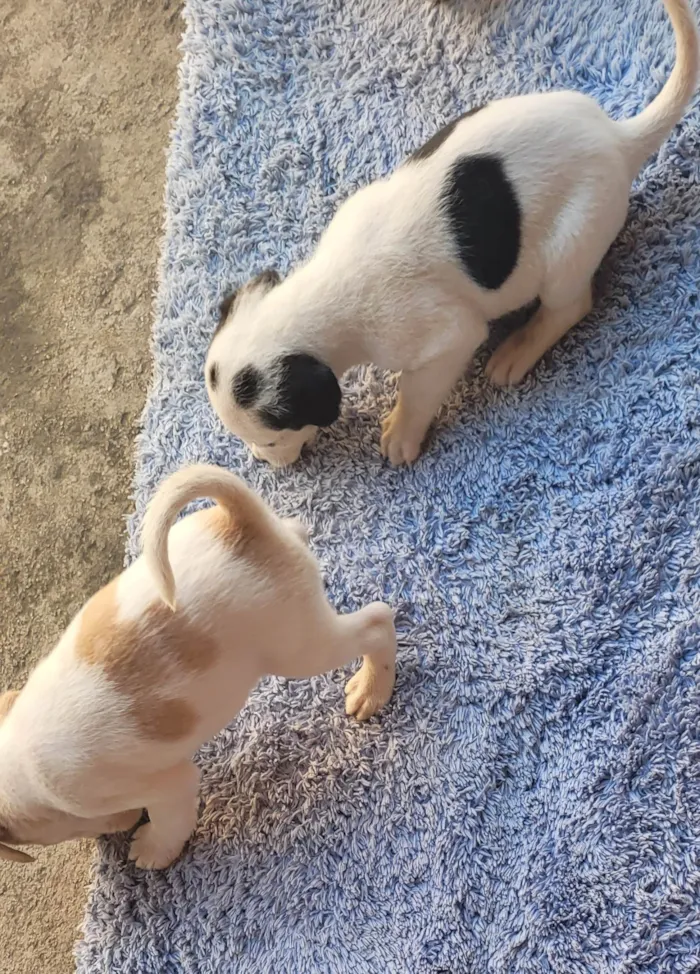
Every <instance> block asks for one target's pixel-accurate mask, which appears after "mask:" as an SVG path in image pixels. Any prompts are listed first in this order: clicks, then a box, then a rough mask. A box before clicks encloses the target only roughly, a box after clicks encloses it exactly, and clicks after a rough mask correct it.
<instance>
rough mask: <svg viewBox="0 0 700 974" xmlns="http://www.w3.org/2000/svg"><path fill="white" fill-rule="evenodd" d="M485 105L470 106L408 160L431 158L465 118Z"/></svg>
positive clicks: (474, 113) (415, 160)
mask: <svg viewBox="0 0 700 974" xmlns="http://www.w3.org/2000/svg"><path fill="white" fill-rule="evenodd" d="M484 107H485V106H484V105H478V106H477V107H476V108H470V109H469V111H468V112H465V113H464V115H460V116H459V118H455V119H453V120H452V121H451V122H448V123H447V125H445V126H443V128H441V129H440V130H439V131H438V132H436V133H435V135H434V136H433V137H432V139H428V141H427V142H426V143H425V145H422V146H421V147H420V149H416V151H415V152H412V153H411V155H410V156H409V157H408V159H407V160H406V161H407V162H420V161H421V159H429V158H430V156H432V154H433V153H434V152H435V151H436V150H437V149H439V148H440V146H441V145H442V143H443V142H444V141H445V140H446V139H448V138H449V136H450V135H452V133H453V132H454V130H455V129H456V128H457V126H458V125H459V123H460V122H461V121H462V120H463V119H465V118H469V116H470V115H476V113H477V112H480V111H481V109H482V108H484Z"/></svg>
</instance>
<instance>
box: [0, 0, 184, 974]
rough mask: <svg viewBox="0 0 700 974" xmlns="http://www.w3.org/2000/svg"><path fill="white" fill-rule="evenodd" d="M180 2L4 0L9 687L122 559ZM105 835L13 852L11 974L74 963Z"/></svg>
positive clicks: (1, 319)
mask: <svg viewBox="0 0 700 974" xmlns="http://www.w3.org/2000/svg"><path fill="white" fill-rule="evenodd" d="M181 30H182V20H181V18H180V2H179V0H2V3H1V4H0V36H1V37H2V54H1V55H0V120H1V122H2V124H0V228H1V229H0V619H1V620H2V625H1V626H0V690H2V689H5V688H7V687H12V686H19V685H21V683H22V681H23V679H24V678H25V676H26V674H27V671H28V669H29V668H30V667H31V666H32V664H33V663H34V662H35V661H36V660H37V658H38V657H40V656H41V655H42V654H43V653H44V652H45V651H46V650H47V649H48V648H49V647H50V646H51V644H52V643H53V642H54V641H55V639H56V638H57V636H58V634H59V633H60V632H61V630H62V629H63V627H64V626H65V624H66V623H67V621H68V620H69V618H70V616H71V615H72V614H73V613H74V612H75V611H76V610H77V609H78V607H79V606H80V605H81V603H82V602H83V601H84V600H85V598H86V597H87V596H88V595H89V594H90V593H91V592H93V591H94V590H95V589H96V588H97V587H99V586H100V585H101V584H102V583H103V582H104V581H106V580H107V578H108V577H109V576H111V575H112V574H114V573H115V572H117V571H119V569H120V568H121V566H122V558H123V547H124V516H125V515H126V514H127V513H128V511H129V507H130V500H129V489H130V480H131V474H132V460H133V444H134V436H135V433H136V430H137V425H138V419H139V415H140V412H141V409H142V407H143V402H144V395H145V392H146V388H147V385H148V381H149V377H150V356H149V347H148V342H149V331H150V319H151V304H152V294H153V289H154V286H155V281H156V265H157V258H158V246H159V242H160V236H161V226H162V198H163V187H164V167H165V156H164V149H165V147H166V144H167V137H168V131H169V128H170V125H171V121H172V117H173V109H174V106H175V103H176V98H177V84H176V68H177V61H178V55H177V44H178V40H179V37H180V34H181ZM91 855H92V848H91V846H90V845H88V844H87V843H83V844H80V845H69V846H65V847H61V848H56V849H47V850H41V851H40V854H39V859H38V861H37V862H36V863H35V864H33V865H25V866H21V865H17V864H14V863H5V862H3V863H2V864H0V970H2V974H44V972H47V974H48V972H50V974H65V972H68V971H72V970H73V962H72V948H73V943H74V940H75V939H76V936H77V930H78V926H79V924H80V921H81V918H82V912H83V907H84V903H85V895H86V888H87V883H88V879H89V867H90V861H91Z"/></svg>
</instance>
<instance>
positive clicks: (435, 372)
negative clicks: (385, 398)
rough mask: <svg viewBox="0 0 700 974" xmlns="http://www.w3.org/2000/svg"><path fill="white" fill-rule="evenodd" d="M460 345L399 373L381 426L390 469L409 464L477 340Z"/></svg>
mask: <svg viewBox="0 0 700 974" xmlns="http://www.w3.org/2000/svg"><path fill="white" fill-rule="evenodd" d="M483 337H485V336H484V335H482V334H479V340H478V341H476V342H475V343H474V344H472V343H471V342H470V343H469V344H468V345H462V346H460V347H458V348H454V349H452V350H451V351H450V352H448V353H447V354H444V355H441V356H440V357H439V358H435V359H433V360H432V361H431V362H429V363H428V364H427V365H424V366H423V367H422V368H420V369H416V370H415V371H405V372H402V373H401V378H400V379H399V397H398V399H397V401H396V405H395V406H394V408H393V410H392V411H391V413H390V414H389V415H388V416H387V418H386V419H385V420H384V422H383V424H382V440H381V447H382V453H383V454H384V456H385V457H387V458H388V459H389V460H390V461H391V463H393V464H394V466H398V464H401V463H413V461H414V460H415V459H416V457H417V456H418V454H419V453H420V451H421V446H422V445H423V440H424V439H425V435H426V433H427V432H428V428H429V426H430V424H431V422H432V420H433V418H434V416H435V414H436V413H437V411H438V409H439V408H440V406H441V405H442V403H443V402H444V401H445V399H447V397H448V396H449V394H450V392H451V391H452V388H453V386H454V385H455V383H456V382H457V380H458V379H459V377H460V376H461V375H462V374H463V373H464V372H465V371H466V368H467V365H468V364H469V362H470V361H471V359H472V356H473V355H474V352H475V351H476V349H477V348H478V346H479V344H480V342H481V340H482V339H483Z"/></svg>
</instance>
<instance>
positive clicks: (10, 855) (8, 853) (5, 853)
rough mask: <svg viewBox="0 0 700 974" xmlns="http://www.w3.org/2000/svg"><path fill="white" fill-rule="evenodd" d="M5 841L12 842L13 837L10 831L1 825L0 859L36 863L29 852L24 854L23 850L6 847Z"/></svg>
mask: <svg viewBox="0 0 700 974" xmlns="http://www.w3.org/2000/svg"><path fill="white" fill-rule="evenodd" d="M3 839H7V841H8V842H12V836H11V835H10V833H9V832H8V830H7V829H6V828H5V827H4V826H2V825H0V859H9V860H10V861H11V862H34V856H30V855H29V853H28V852H22V851H21V849H13V848H12V846H9V845H5V843H4V841H3Z"/></svg>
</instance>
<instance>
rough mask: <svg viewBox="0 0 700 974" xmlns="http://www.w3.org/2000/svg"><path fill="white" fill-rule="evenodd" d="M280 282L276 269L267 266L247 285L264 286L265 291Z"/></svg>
mask: <svg viewBox="0 0 700 974" xmlns="http://www.w3.org/2000/svg"><path fill="white" fill-rule="evenodd" d="M279 283H280V276H279V274H278V273H277V271H275V270H273V269H272V268H269V269H268V270H266V271H263V272H262V274H258V276H257V277H254V278H253V280H252V281H251V282H250V284H249V285H248V286H249V287H251V288H252V287H264V288H265V290H266V291H269V290H271V288H273V287H277V285H278V284H279Z"/></svg>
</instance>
